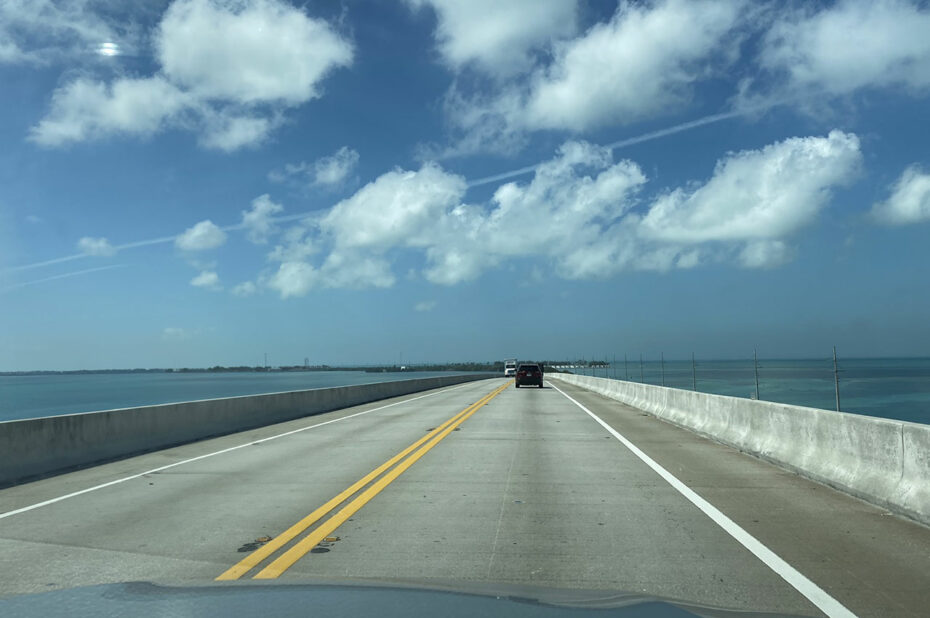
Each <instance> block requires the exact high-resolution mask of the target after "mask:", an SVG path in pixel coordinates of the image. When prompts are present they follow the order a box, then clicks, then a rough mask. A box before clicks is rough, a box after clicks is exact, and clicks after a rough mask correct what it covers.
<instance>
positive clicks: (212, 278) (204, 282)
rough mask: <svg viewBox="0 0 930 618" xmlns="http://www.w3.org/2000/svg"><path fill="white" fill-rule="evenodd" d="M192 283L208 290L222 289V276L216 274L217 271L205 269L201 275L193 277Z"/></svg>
mask: <svg viewBox="0 0 930 618" xmlns="http://www.w3.org/2000/svg"><path fill="white" fill-rule="evenodd" d="M191 285H192V286H194V287H198V288H204V289H207V290H214V291H217V290H221V289H222V287H221V286H220V277H219V275H217V274H216V272H215V271H212V270H205V271H203V272H201V273H200V274H199V275H197V276H196V277H194V278H193V279H191Z"/></svg>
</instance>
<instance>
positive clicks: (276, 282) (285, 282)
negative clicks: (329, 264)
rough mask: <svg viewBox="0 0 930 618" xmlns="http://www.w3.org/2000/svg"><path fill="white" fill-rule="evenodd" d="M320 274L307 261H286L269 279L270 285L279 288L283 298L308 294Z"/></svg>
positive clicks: (272, 287) (275, 288)
mask: <svg viewBox="0 0 930 618" xmlns="http://www.w3.org/2000/svg"><path fill="white" fill-rule="evenodd" d="M318 279H319V274H318V273H317V271H316V269H315V268H313V266H311V265H310V264H307V263H306V262H284V263H283V264H281V266H280V267H279V268H278V272H276V273H275V274H274V275H272V277H271V279H270V280H269V281H268V287H270V288H271V289H273V290H277V291H278V293H279V294H281V298H289V297H291V296H306V295H307V293H308V292H310V290H311V289H313V287H314V286H315V285H316V284H317V281H318Z"/></svg>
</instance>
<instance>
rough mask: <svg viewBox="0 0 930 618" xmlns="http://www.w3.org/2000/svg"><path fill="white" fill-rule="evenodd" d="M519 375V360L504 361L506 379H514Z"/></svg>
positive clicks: (509, 359)
mask: <svg viewBox="0 0 930 618" xmlns="http://www.w3.org/2000/svg"><path fill="white" fill-rule="evenodd" d="M515 375H517V359H515V358H508V359H507V360H505V361H504V377H505V378H512V377H513V376H515Z"/></svg>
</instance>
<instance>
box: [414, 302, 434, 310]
mask: <svg viewBox="0 0 930 618" xmlns="http://www.w3.org/2000/svg"><path fill="white" fill-rule="evenodd" d="M435 308H436V301H435V300H424V301H420V302H418V303H417V304H415V305H414V306H413V310H414V311H423V312H425V311H432V310H433V309H435Z"/></svg>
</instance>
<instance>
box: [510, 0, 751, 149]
mask: <svg viewBox="0 0 930 618" xmlns="http://www.w3.org/2000/svg"><path fill="white" fill-rule="evenodd" d="M741 5H742V2H737V1H732V2H731V1H724V2H709V1H686V0H666V1H664V2H658V3H656V4H655V5H652V6H648V5H647V6H642V5H640V6H634V5H631V4H627V3H623V4H621V6H620V7H619V8H618V9H617V12H616V14H615V15H614V17H613V19H611V20H610V22H608V23H604V24H597V25H595V26H594V27H593V28H591V29H590V30H589V31H588V32H587V33H586V34H585V35H584V36H582V37H580V38H578V39H576V40H573V41H570V42H567V43H563V44H560V45H557V46H556V47H555V59H554V61H553V63H552V65H551V66H550V67H549V68H548V69H546V70H545V71H540V72H537V73H536V74H535V75H534V76H533V79H532V82H531V89H530V94H529V98H528V101H527V102H526V104H525V109H524V110H523V111H525V113H526V117H525V120H524V122H525V123H526V125H527V126H528V127H530V128H533V129H570V130H575V131H582V130H586V129H589V128H593V127H597V126H601V125H605V124H628V123H630V122H633V121H635V120H640V119H642V118H646V117H650V116H656V115H661V114H663V113H665V112H667V111H668V110H669V109H674V108H676V107H678V106H680V105H681V104H682V103H683V102H685V101H687V99H688V98H689V97H690V90H691V86H692V84H693V83H694V82H695V81H697V80H698V79H700V78H701V77H704V76H705V75H706V74H707V73H708V71H709V70H710V67H711V66H712V63H711V61H712V55H713V54H714V53H715V52H719V51H721V47H722V46H723V45H724V44H725V43H726V42H728V39H727V37H726V35H727V34H728V33H730V32H731V30H732V29H733V28H734V27H735V26H736V25H737V23H738V18H739V15H740V8H741Z"/></svg>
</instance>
